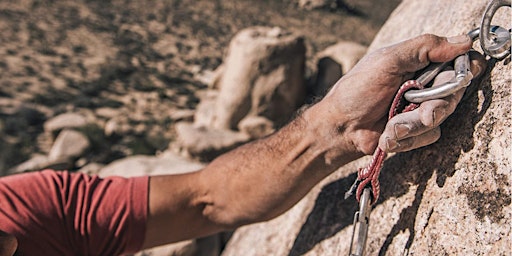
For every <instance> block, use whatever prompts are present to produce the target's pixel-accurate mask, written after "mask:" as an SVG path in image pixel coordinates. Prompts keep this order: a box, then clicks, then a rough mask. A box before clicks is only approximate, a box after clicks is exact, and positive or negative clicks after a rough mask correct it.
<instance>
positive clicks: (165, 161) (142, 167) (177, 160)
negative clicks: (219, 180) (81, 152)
mask: <svg viewBox="0 0 512 256" xmlns="http://www.w3.org/2000/svg"><path fill="white" fill-rule="evenodd" d="M203 166H204V165H203V164H201V163H197V162H193V161H190V160H187V159H184V158H182V157H179V156H177V155H175V154H173V153H171V152H169V151H165V153H162V154H161V155H159V156H147V155H135V156H129V157H125V158H122V159H119V160H116V161H114V162H112V163H110V164H108V165H106V166H105V167H103V168H102V169H101V170H100V171H99V175H100V176H102V177H105V176H113V175H116V176H123V177H136V176H142V175H160V174H180V173H187V172H193V171H197V170H200V169H201V168H203Z"/></svg>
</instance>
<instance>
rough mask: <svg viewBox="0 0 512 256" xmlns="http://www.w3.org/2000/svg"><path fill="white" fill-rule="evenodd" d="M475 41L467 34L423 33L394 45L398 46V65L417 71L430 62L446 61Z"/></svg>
mask: <svg viewBox="0 0 512 256" xmlns="http://www.w3.org/2000/svg"><path fill="white" fill-rule="evenodd" d="M472 44H473V41H472V40H471V38H470V37H469V36H467V35H460V36H455V37H450V38H446V37H439V36H435V35H431V34H425V35H421V36H418V37H415V38H412V39H409V40H407V41H404V42H402V43H399V44H397V45H394V46H392V47H396V49H393V50H395V51H396V52H397V53H396V58H394V61H395V63H394V64H395V65H396V67H398V68H399V70H403V71H404V73H407V72H416V71H418V70H420V69H422V68H424V67H426V66H427V65H428V64H430V62H446V61H450V60H453V59H454V58H455V57H457V56H458V55H461V54H463V53H466V52H467V51H469V49H471V46H472Z"/></svg>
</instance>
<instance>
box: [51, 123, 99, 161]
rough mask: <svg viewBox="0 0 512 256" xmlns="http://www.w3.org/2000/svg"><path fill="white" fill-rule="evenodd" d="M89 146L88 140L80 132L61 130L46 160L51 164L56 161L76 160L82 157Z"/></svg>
mask: <svg viewBox="0 0 512 256" xmlns="http://www.w3.org/2000/svg"><path fill="white" fill-rule="evenodd" d="M89 146H90V142H89V139H88V138H87V137H86V136H85V135H83V134H82V133H81V132H78V131H74V130H63V131H61V132H60V133H59V135H58V136H57V138H56V139H55V142H54V143H53V146H52V148H51V149H50V152H49V153H48V160H49V161H50V162H52V161H55V160H57V159H76V158H78V157H80V156H82V155H83V154H84V153H85V152H86V150H87V149H88V148H89Z"/></svg>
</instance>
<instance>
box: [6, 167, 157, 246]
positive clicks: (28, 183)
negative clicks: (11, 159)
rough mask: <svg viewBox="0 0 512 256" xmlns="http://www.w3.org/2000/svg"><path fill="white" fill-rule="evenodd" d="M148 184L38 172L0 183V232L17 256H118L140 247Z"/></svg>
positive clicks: (136, 180) (140, 179)
mask: <svg viewBox="0 0 512 256" xmlns="http://www.w3.org/2000/svg"><path fill="white" fill-rule="evenodd" d="M148 182H149V178H148V177H147V176H144V177H134V178H122V177H107V178H99V177H98V176H88V175H85V174H82V173H69V172H56V171H50V170H46V171H41V172H34V173H26V174H18V175H12V176H7V177H3V178H1V179H0V229H2V230H4V231H5V232H8V233H11V234H13V235H15V236H16V238H17V239H18V244H19V246H18V252H17V253H18V254H19V255H121V254H126V253H133V252H136V251H138V250H140V249H141V247H142V244H143V242H144V235H145V229H146V219H147V205H148Z"/></svg>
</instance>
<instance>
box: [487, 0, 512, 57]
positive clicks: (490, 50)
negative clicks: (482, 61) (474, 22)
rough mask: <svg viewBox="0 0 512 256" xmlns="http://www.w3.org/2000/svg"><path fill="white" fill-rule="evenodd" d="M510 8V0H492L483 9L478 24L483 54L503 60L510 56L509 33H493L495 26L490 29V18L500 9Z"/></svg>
mask: <svg viewBox="0 0 512 256" xmlns="http://www.w3.org/2000/svg"><path fill="white" fill-rule="evenodd" d="M504 6H508V7H512V3H511V0H492V1H491V2H489V4H488V5H487V8H485V12H484V15H483V16H482V22H481V23H480V45H481V46H482V50H483V51H484V52H485V54H487V55H489V56H491V57H493V58H496V59H503V58H505V57H506V56H507V55H509V54H510V32H509V31H507V30H506V29H505V31H502V32H498V31H495V30H496V29H497V28H496V27H497V26H492V27H491V21H492V17H493V16H494V14H495V13H496V11H497V10H498V9H499V8H500V7H504Z"/></svg>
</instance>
